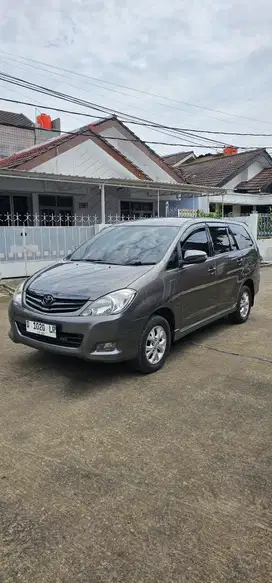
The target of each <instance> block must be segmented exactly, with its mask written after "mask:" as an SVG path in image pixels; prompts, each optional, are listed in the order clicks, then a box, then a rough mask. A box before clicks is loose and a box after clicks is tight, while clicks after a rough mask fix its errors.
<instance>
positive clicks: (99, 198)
mask: <svg viewBox="0 0 272 583" xmlns="http://www.w3.org/2000/svg"><path fill="white" fill-rule="evenodd" d="M213 190H214V193H215V194H216V193H217V194H218V189H211V192H210V195H212V194H213ZM202 196H207V191H206V190H205V192H202V189H201V188H198V187H194V186H191V185H184V184H178V183H176V184H175V183H174V184H173V183H160V182H151V181H146V182H145V181H142V180H141V181H140V180H137V179H135V180H119V179H108V180H102V179H89V178H79V177H73V176H62V175H50V174H38V173H35V172H24V171H15V170H13V171H8V170H3V171H1V172H0V221H1V222H0V225H1V228H0V277H2V278H10V277H21V276H29V275H32V274H33V273H35V272H36V271H37V270H38V269H41V268H42V267H46V266H47V265H50V264H51V263H54V262H56V261H57V260H59V259H63V258H64V257H65V256H66V255H67V254H69V253H70V252H71V251H72V250H73V249H74V248H75V247H77V246H78V245H80V244H81V243H83V242H84V241H85V240H86V239H88V238H90V237H92V236H93V235H94V234H95V233H96V232H98V231H99V230H100V229H101V228H102V227H104V225H105V224H107V223H113V222H119V221H122V220H133V219H135V220H136V219H138V218H141V217H156V216H157V217H164V216H167V215H168V212H169V200H174V201H177V202H178V203H179V204H180V202H181V201H182V199H183V197H185V198H188V197H193V198H194V199H198V198H199V197H202ZM63 227H65V228H63Z"/></svg>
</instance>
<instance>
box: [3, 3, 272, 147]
mask: <svg viewBox="0 0 272 583" xmlns="http://www.w3.org/2000/svg"><path fill="white" fill-rule="evenodd" d="M271 17H272V6H270V4H269V3H268V2H267V0H259V2H258V6H256V4H255V5H254V4H250V3H248V1H246V0H237V2H236V3H235V5H234V4H233V0H232V1H231V0H215V1H212V0H206V2H203V0H191V2H186V1H185V0H171V2H165V0H149V1H148V2H147V0H137V1H135V0H49V1H48V2H46V3H44V4H41V3H39V2H37V1H36V0H25V1H24V2H23V3H22V2H19V0H2V3H1V7H0V23H1V24H0V35H1V41H2V42H1V47H0V68H1V69H2V70H4V71H6V72H9V73H10V74H14V75H16V76H18V77H23V78H25V79H28V80H31V81H34V82H36V83H39V84H42V85H47V86H50V87H52V88H54V89H58V90H60V91H63V92H67V93H71V94H73V95H77V96H79V97H82V98H83V99H88V100H90V101H93V102H97V103H101V104H103V105H106V106H107V107H112V108H116V109H119V110H122V111H129V112H130V113H132V114H134V115H138V116H140V117H146V118H149V119H154V120H157V121H160V122H162V123H167V124H169V125H179V126H182V127H199V128H205V129H208V128H210V129H220V130H221V131H223V130H225V131H255V132H256V131H270V130H271V131H272V114H271V107H270V94H271V74H272V64H271V63H272V59H271V56H272V47H271V40H270V37H271V34H270V22H271ZM1 51H6V52H8V53H10V54H11V55H12V56H13V58H17V59H20V58H21V57H22V56H23V57H27V58H30V59H31V58H32V59H37V60H39V61H44V62H46V63H48V64H49V65H57V66H59V67H64V68H67V69H70V70H73V71H76V72H79V73H81V74H83V75H88V76H92V77H97V78H99V79H101V80H104V81H111V82H115V83H120V84H122V85H126V86H128V87H129V86H130V87H137V88H138V89H141V90H143V91H149V92H151V93H155V94H159V95H164V96H167V97H169V98H170V99H174V100H177V101H182V102H187V103H194V104H198V105H204V106H207V107H209V108H211V109H212V108H214V109H217V110H222V111H226V112H229V113H230V114H237V115H239V116H244V117H249V118H255V119H258V120H262V121H264V122H266V123H261V122H254V121H250V120H246V119H243V118H235V117H233V116H231V115H230V116H224V115H222V114H220V113H216V112H210V111H207V110H205V109H201V108H199V109H198V108H194V107H190V106H189V105H186V104H185V103H176V102H174V101H166V100H162V99H160V98H154V97H151V96H148V95H144V94H137V93H132V92H131V91H128V90H126V89H118V87H114V86H108V89H110V90H107V89H106V88H105V86H103V85H101V84H99V83H98V82H95V81H92V80H89V81H88V80H87V79H86V78H84V77H76V76H70V75H68V74H67V73H66V74H65V73H63V72H62V73H61V72H59V74H56V72H54V71H53V70H48V71H46V70H44V69H45V68H44V67H43V66H40V67H38V68H37V67H36V66H35V65H33V63H32V66H30V65H31V63H28V64H26V63H18V62H17V63H16V62H15V61H14V60H10V59H9V58H8V57H7V56H6V55H4V54H3V53H1ZM99 85H100V87H99ZM1 93H2V96H3V94H4V95H5V96H6V97H11V95H13V96H18V99H23V97H24V99H26V98H28V100H31V101H35V102H39V103H41V104H49V102H50V103H53V101H54V100H52V99H49V98H47V97H44V96H41V97H39V96H38V94H30V93H29V92H28V91H27V90H25V89H24V90H23V89H22V90H21V89H17V88H12V87H11V86H10V87H7V86H5V85H4V84H3V83H2V82H1ZM55 103H56V102H55ZM62 106H63V107H64V108H67V109H69V104H62ZM1 107H3V108H13V109H17V108H18V107H19V106H15V105H14V106H13V107H12V106H8V104H4V102H3V103H2V105H1ZM20 109H21V110H22V111H24V112H25V113H26V114H28V115H29V116H32V117H33V110H31V109H30V108H24V107H23V106H21V107H20ZM62 118H63V123H64V124H65V127H69V128H71V127H73V126H75V125H78V118H77V116H73V117H71V116H65V115H62ZM140 132H141V135H142V136H143V137H149V138H150V139H154V140H159V139H163V141H167V140H168V141H175V140H174V139H173V138H171V137H169V136H164V135H163V136H159V134H157V133H154V132H150V130H140ZM221 139H223V138H221ZM227 140H228V141H235V142H236V143H238V144H241V145H252V146H255V145H256V146H257V145H258V146H260V145H272V139H271V140H265V139H264V138H263V139H258V140H257V139H255V138H236V139H235V138H233V140H231V138H228V139H226V141H227ZM189 142H190V140H189ZM183 143H185V141H183ZM162 151H165V148H164V149H163V150H162Z"/></svg>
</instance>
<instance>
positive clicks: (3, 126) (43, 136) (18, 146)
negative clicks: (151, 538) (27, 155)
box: [0, 110, 60, 158]
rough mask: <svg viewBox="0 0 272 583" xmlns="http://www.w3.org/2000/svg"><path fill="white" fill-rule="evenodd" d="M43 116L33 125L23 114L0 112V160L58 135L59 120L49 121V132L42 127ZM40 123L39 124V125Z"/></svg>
mask: <svg viewBox="0 0 272 583" xmlns="http://www.w3.org/2000/svg"><path fill="white" fill-rule="evenodd" d="M43 116H45V114H42V115H41V116H38V118H37V120H36V123H33V122H32V121H31V120H30V119H29V118H28V117H26V116H25V115H24V114H23V113H15V112H13V111H2V110H1V111H0V158H6V157H8V156H12V154H14V153H15V152H19V151H20V150H23V149H24V148H31V147H32V146H34V145H35V144H41V143H42V142H46V141H47V140H49V139H50V138H53V137H56V135H58V134H60V119H55V120H52V121H51V118H49V116H46V117H47V118H49V119H50V121H51V131H50V129H46V128H44V127H42V125H41V124H42V123H43V119H44V117H43ZM39 121H40V123H39Z"/></svg>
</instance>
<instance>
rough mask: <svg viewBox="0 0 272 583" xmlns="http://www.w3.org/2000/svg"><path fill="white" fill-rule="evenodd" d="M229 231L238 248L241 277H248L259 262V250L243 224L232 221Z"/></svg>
mask: <svg viewBox="0 0 272 583" xmlns="http://www.w3.org/2000/svg"><path fill="white" fill-rule="evenodd" d="M230 232H231V234H232V236H233V238H234V240H235V242H236V245H237V248H238V249H239V250H240V257H241V267H242V272H241V279H244V280H245V278H246V277H249V276H251V275H252V273H253V272H254V271H255V269H256V266H257V264H258V262H259V252H258V250H257V249H256V245H255V243H254V241H253V240H252V238H251V236H250V234H249V232H248V231H247V229H246V227H244V225H241V224H238V223H233V224H231V225H230Z"/></svg>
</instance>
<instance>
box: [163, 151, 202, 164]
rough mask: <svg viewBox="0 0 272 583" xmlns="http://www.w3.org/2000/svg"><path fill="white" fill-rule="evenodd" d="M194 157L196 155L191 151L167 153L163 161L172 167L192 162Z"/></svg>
mask: <svg viewBox="0 0 272 583" xmlns="http://www.w3.org/2000/svg"><path fill="white" fill-rule="evenodd" d="M195 159H196V155H195V153H194V152H193V151H191V152H177V153H176V154H168V155H167V156H164V160H165V162H167V164H169V166H172V167H173V168H179V167H180V166H181V165H182V164H187V163H189V162H193V160H195Z"/></svg>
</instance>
